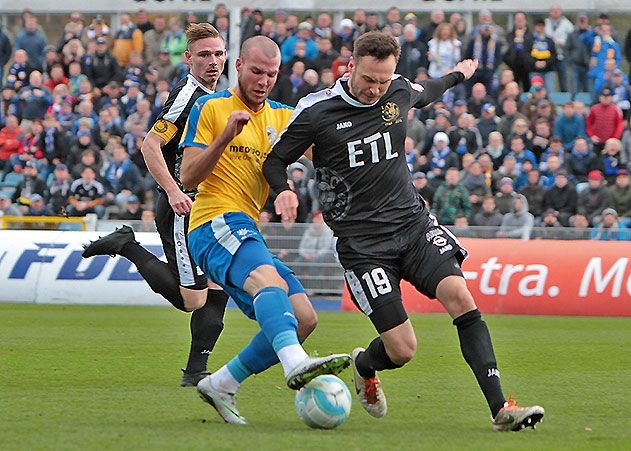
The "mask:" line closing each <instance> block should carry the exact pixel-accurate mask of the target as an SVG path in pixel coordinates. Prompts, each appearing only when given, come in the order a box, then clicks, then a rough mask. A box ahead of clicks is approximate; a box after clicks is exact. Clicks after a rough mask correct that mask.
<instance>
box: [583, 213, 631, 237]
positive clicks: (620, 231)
mask: <svg viewBox="0 0 631 451" xmlns="http://www.w3.org/2000/svg"><path fill="white" fill-rule="evenodd" d="M589 239H590V240H600V241H631V231H630V230H629V228H628V227H627V226H626V225H625V224H624V222H622V221H620V220H619V218H618V212H617V211H616V210H614V209H613V208H605V209H604V210H603V212H602V215H601V216H600V222H599V224H598V225H597V226H596V227H595V228H594V229H593V230H592V231H591V233H590V236H589Z"/></svg>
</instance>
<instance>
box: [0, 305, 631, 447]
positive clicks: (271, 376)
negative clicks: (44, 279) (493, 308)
mask: <svg viewBox="0 0 631 451" xmlns="http://www.w3.org/2000/svg"><path fill="white" fill-rule="evenodd" d="M319 317H320V324H319V326H318V329H317V330H316V332H315V333H314V335H312V337H311V338H310V340H309V341H308V342H307V344H306V348H307V350H308V351H310V350H316V349H317V350H318V351H319V352H320V354H325V353H330V352H350V351H351V349H352V348H354V347H355V346H359V345H366V344H367V343H368V342H369V340H370V339H371V338H372V337H373V335H374V334H373V331H372V326H371V325H370V324H369V322H368V320H367V319H366V318H364V317H363V316H361V315H359V314H354V313H320V315H319ZM412 320H413V322H414V326H415V329H416V332H417V336H418V338H419V344H420V348H419V351H418V353H417V356H416V357H415V359H414V360H413V361H412V362H411V363H410V364H409V365H407V366H405V368H403V369H400V370H397V371H391V372H384V373H383V374H382V382H383V385H384V389H385V392H386V394H387V396H388V404H389V412H388V415H387V416H386V417H385V418H382V419H374V418H372V417H369V416H368V415H367V414H366V413H365V412H364V411H363V410H362V409H361V407H360V405H359V403H358V402H357V401H356V399H354V404H353V409H352V413H351V416H350V418H349V420H348V421H347V422H346V423H345V424H344V425H342V426H341V427H340V428H338V429H336V430H333V431H319V430H311V429H309V428H307V427H306V426H305V425H303V424H302V423H301V422H300V420H299V419H298V417H297V416H296V414H295V411H294V407H293V398H294V395H293V392H292V391H290V390H289V389H287V388H285V387H284V384H283V378H282V373H281V370H280V368H278V367H275V368H273V369H271V370H269V371H267V372H266V373H264V374H261V375H259V376H256V377H254V378H252V379H250V380H248V381H246V383H244V385H243V386H242V387H241V389H240V391H239V397H238V399H239V407H240V410H241V413H242V414H243V415H244V416H245V417H246V418H247V419H248V420H249V422H250V424H249V425H248V426H241V427H240V426H232V425H227V424H224V423H223V422H221V421H220V419H219V417H218V416H217V414H216V413H215V411H214V410H212V409H211V408H210V406H208V405H207V404H205V403H203V402H202V401H201V400H200V399H199V398H198V397H197V394H196V392H195V390H194V389H190V388H188V389H185V388H180V387H179V385H178V384H179V380H180V370H179V368H180V367H181V366H183V364H184V363H185V359H186V355H187V352H188V316H187V315H185V314H182V313H180V312H177V311H175V310H173V309H168V308H150V307H86V306H35V305H0V381H2V384H0V449H2V450H34V449H55V450H57V449H63V450H70V449H79V450H108V449H116V450H118V449H130V450H131V449H133V450H144V449H151V450H155V449H165V450H174V449H206V450H218V449H228V450H260V449H270V450H285V449H286V450H305V449H317V450H327V449H331V450H333V449H335V450H339V449H349V450H406V449H414V450H417V449H428V450H434V449H484V450H489V449H528V450H534V449H537V450H539V449H550V450H561V449H563V450H565V449H571V450H573V449H589V450H592V449H607V450H611V449H631V432H630V431H631V419H630V417H631V415H630V412H631V410H630V408H629V404H630V402H631V351H630V349H629V348H630V345H631V318H565V317H527V316H490V315H489V316H486V321H487V323H488V324H489V327H490V329H491V333H492V335H493V338H494V343H495V350H496V354H497V357H498V361H499V367H500V370H501V372H502V382H503V386H504V389H505V391H506V392H507V393H508V392H509V391H510V392H512V393H513V396H514V397H515V398H516V399H517V401H518V402H520V403H522V404H528V403H537V404H541V405H542V406H544V407H545V409H546V417H545V421H544V423H543V424H541V425H540V426H539V427H538V429H537V430H536V431H532V430H530V429H528V430H525V431H522V432H520V433H504V434H500V433H494V432H493V431H492V430H491V424H490V421H489V412H488V410H487V407H486V403H485V402H484V399H483V397H482V395H481V393H480V391H479V389H478V387H477V384H476V382H475V378H474V377H473V375H472V374H471V372H470V370H469V368H468V367H467V366H466V364H465V363H464V361H463V359H462V357H461V355H460V350H459V348H458V341H457V334H456V331H455V330H454V327H453V326H452V325H451V321H450V320H449V318H448V317H447V316H445V315H423V316H421V315H418V316H413V318H412ZM225 322H226V328H225V330H224V333H223V335H222V337H221V338H220V340H219V344H218V346H217V348H216V351H215V353H214V354H213V355H212V356H211V358H210V362H209V368H210V369H211V370H212V369H216V368H218V367H219V366H220V365H221V364H223V363H224V362H225V361H227V359H229V358H230V357H231V356H232V355H233V354H234V353H235V352H237V351H238V350H239V349H240V348H241V347H242V346H243V345H244V344H245V343H246V342H247V341H248V339H249V338H250V337H251V335H252V334H253V332H254V331H255V329H256V328H255V324H254V323H252V322H251V321H249V320H247V319H245V318H244V317H243V316H242V315H241V314H240V313H239V312H237V311H235V310H231V311H228V313H227V315H226V321H225ZM341 377H342V379H344V380H345V381H346V382H347V384H349V385H350V384H351V373H350V371H349V370H347V371H345V372H344V373H343V374H342V375H341Z"/></svg>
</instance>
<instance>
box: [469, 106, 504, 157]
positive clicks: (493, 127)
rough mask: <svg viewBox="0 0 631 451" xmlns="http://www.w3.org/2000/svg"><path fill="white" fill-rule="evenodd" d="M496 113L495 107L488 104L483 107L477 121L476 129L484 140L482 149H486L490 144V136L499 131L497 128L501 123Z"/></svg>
mask: <svg viewBox="0 0 631 451" xmlns="http://www.w3.org/2000/svg"><path fill="white" fill-rule="evenodd" d="M495 111H496V109H495V105H493V104H492V103H490V102H487V103H485V104H484V105H482V109H481V115H480V117H479V118H478V119H476V121H475V124H476V128H477V129H478V132H479V133H480V137H481V138H482V147H486V146H487V145H488V144H489V135H490V134H491V133H492V132H494V131H497V126H498V125H499V123H500V118H499V117H497V114H496V113H495Z"/></svg>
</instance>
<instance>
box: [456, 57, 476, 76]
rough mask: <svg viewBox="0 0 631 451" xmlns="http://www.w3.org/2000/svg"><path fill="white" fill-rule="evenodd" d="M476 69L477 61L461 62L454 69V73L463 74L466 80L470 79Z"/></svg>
mask: <svg viewBox="0 0 631 451" xmlns="http://www.w3.org/2000/svg"><path fill="white" fill-rule="evenodd" d="M477 68H478V60H471V59H469V60H462V61H460V62H459V63H458V64H456V67H454V72H462V73H463V74H464V78H465V79H466V80H468V79H469V78H471V77H472V76H473V74H474V72H475V70H476V69H477Z"/></svg>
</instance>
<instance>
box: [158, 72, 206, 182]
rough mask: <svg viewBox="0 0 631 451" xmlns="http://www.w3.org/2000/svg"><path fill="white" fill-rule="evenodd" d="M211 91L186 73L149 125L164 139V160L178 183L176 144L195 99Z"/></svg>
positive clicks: (179, 158) (177, 151)
mask: <svg viewBox="0 0 631 451" xmlns="http://www.w3.org/2000/svg"><path fill="white" fill-rule="evenodd" d="M213 92H214V91H212V90H210V89H208V88H206V87H205V86H204V85H202V84H201V83H200V82H199V81H197V80H196V79H195V77H193V76H192V75H191V74H188V75H187V76H186V77H184V78H183V79H182V80H180V81H179V82H178V84H177V85H176V86H175V88H173V89H172V90H171V92H170V93H169V97H168V98H167V101H166V102H165V104H164V106H163V107H162V111H161V112H160V114H159V115H158V119H157V120H156V122H155V123H154V124H153V126H152V127H151V132H153V133H155V134H156V135H158V136H160V137H161V138H162V139H164V141H165V144H164V146H162V154H163V155H164V161H166V164H167V167H168V168H169V172H170V173H171V176H172V177H173V178H174V179H175V180H176V181H178V183H179V174H178V172H179V171H177V170H176V166H178V167H179V164H177V165H176V162H179V161H180V160H181V154H180V152H181V151H180V150H178V146H179V144H180V138H181V137H182V133H183V132H184V127H185V126H186V120H187V119H188V115H189V113H190V111H191V108H192V107H193V105H194V104H195V101H196V100H197V99H198V98H200V97H201V96H204V95H206V94H212V93H213Z"/></svg>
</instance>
